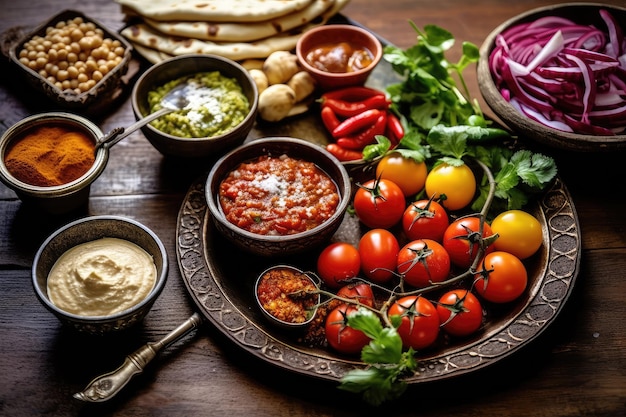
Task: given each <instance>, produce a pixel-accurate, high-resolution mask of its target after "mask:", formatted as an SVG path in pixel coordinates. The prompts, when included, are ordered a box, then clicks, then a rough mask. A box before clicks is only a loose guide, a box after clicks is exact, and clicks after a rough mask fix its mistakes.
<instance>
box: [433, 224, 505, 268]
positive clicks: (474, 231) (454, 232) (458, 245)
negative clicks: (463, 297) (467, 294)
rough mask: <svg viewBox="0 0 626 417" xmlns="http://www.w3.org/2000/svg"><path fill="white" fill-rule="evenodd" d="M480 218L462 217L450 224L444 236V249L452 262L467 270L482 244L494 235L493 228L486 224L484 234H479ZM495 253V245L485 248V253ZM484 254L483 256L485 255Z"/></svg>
mask: <svg viewBox="0 0 626 417" xmlns="http://www.w3.org/2000/svg"><path fill="white" fill-rule="evenodd" d="M479 230H480V219H479V218H478V217H475V216H472V217H462V218H460V219H457V220H455V221H453V222H452V223H450V225H449V226H448V228H447V229H446V231H445V232H444V234H443V247H444V248H446V250H447V251H448V254H449V255H450V261H451V262H452V263H453V264H454V265H456V266H458V267H459V268H463V269H467V268H469V267H470V266H471V265H472V262H474V259H476V257H477V256H478V253H479V249H480V245H481V242H482V244H486V242H484V239H486V238H488V237H490V236H492V235H493V231H492V230H491V227H489V225H488V224H487V223H486V222H484V223H483V233H482V235H481V234H480V233H479ZM489 252H493V245H489V246H487V247H486V248H485V253H489ZM485 253H483V255H484V254H485Z"/></svg>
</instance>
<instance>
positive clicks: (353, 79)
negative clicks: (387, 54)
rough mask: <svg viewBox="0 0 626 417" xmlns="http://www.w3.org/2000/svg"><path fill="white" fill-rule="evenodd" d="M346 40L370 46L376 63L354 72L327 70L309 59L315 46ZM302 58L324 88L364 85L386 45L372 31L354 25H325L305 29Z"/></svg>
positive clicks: (298, 48)
mask: <svg viewBox="0 0 626 417" xmlns="http://www.w3.org/2000/svg"><path fill="white" fill-rule="evenodd" d="M339 42H346V43H348V44H350V45H351V46H352V47H353V48H358V49H362V48H365V49H367V50H368V51H369V52H370V53H371V54H372V63H371V64H370V65H368V66H367V67H365V68H362V69H360V70H357V71H352V72H328V71H323V70H320V69H318V68H316V67H315V66H313V65H311V64H310V63H309V62H307V59H306V56H307V54H308V53H309V52H310V51H312V50H314V49H315V48H319V47H323V46H325V45H329V44H336V43H339ZM296 55H297V56H298V62H299V63H300V65H301V66H302V68H304V70H306V71H307V72H308V73H309V74H311V76H312V77H313V78H314V79H315V80H316V82H317V84H318V86H319V87H320V89H321V90H333V89H337V88H341V87H348V86H353V85H363V84H364V83H365V81H366V80H367V78H368V77H369V76H370V74H371V73H372V71H373V70H374V68H375V67H376V65H377V64H378V62H380V59H381V58H382V56H383V47H382V45H381V43H380V41H379V40H378V38H376V36H374V35H373V34H372V33H371V32H368V31H367V30H365V29H363V28H360V27H358V26H353V25H324V26H319V27H316V28H314V29H311V30H309V31H307V32H305V33H304V34H303V35H302V37H301V38H300V39H299V40H298V43H297V45H296Z"/></svg>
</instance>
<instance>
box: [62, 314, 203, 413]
mask: <svg viewBox="0 0 626 417" xmlns="http://www.w3.org/2000/svg"><path fill="white" fill-rule="evenodd" d="M201 322H202V319H201V318H200V315H199V314H198V313H194V314H193V315H192V316H191V317H189V318H188V319H187V320H185V322H184V323H182V324H181V325H180V326H178V327H177V328H176V329H174V330H173V331H172V332H170V333H169V334H168V335H167V336H165V337H164V338H163V339H161V340H159V341H158V342H150V343H147V344H145V345H144V346H142V347H140V348H139V349H137V350H136V351H134V352H133V353H131V354H130V355H128V356H127V357H126V360H125V361H124V363H123V364H122V365H121V366H120V367H119V368H117V369H116V370H115V371H113V372H109V373H106V374H104V375H101V376H99V377H97V378H95V379H94V380H93V381H91V382H90V383H89V384H88V385H87V387H86V388H85V389H84V390H83V391H81V392H77V393H76V394H74V398H76V399H78V400H82V401H86V402H93V403H97V402H103V401H107V400H109V399H111V398H113V397H114V396H115V394H117V393H118V392H119V391H120V390H121V389H122V388H123V387H124V386H125V385H126V384H127V383H128V381H130V380H131V378H132V377H133V376H135V375H137V374H139V373H141V372H143V370H144V368H145V367H146V365H148V363H150V361H151V360H152V359H154V358H155V357H156V356H157V354H158V353H159V352H160V351H161V350H162V349H165V348H166V347H168V346H169V345H171V344H172V343H174V342H175V341H177V340H178V339H180V338H181V337H183V336H184V335H186V334H187V333H189V332H190V331H191V330H193V329H195V328H196V327H198V326H199V325H200V323H201Z"/></svg>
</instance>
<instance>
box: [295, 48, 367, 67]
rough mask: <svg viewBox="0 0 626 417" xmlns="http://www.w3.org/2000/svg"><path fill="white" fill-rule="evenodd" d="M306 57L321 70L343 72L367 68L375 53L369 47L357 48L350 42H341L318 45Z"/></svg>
mask: <svg viewBox="0 0 626 417" xmlns="http://www.w3.org/2000/svg"><path fill="white" fill-rule="evenodd" d="M305 59H306V61H307V62H308V63H309V64H310V65H311V66H313V67H315V68H317V69H318V70H320V71H325V72H332V73H342V72H354V71H359V70H361V69H363V68H367V67H368V66H370V64H371V63H372V61H373V60H374V55H373V54H372V52H371V51H370V50H369V49H367V48H357V47H354V46H352V45H351V44H349V43H348V42H339V43H333V44H328V45H322V46H318V47H317V48H315V49H312V50H311V51H310V52H309V53H308V54H307V55H306V57H305Z"/></svg>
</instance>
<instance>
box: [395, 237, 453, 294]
mask: <svg viewBox="0 0 626 417" xmlns="http://www.w3.org/2000/svg"><path fill="white" fill-rule="evenodd" d="M396 270H397V271H398V273H399V274H402V276H403V277H404V281H405V282H406V283H407V284H409V285H412V286H414V287H417V288H424V287H427V286H429V285H431V284H432V283H436V282H441V281H445V280H446V279H447V278H448V275H449V274H450V256H448V252H446V250H445V249H444V247H443V246H441V244H439V243H438V242H435V241H434V240H431V239H417V240H413V241H411V242H409V243H407V244H406V245H404V246H403V247H402V249H400V252H399V253H398V262H397V267H396Z"/></svg>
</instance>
